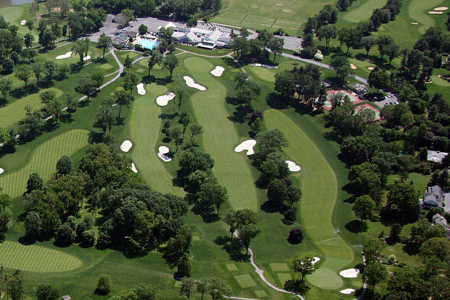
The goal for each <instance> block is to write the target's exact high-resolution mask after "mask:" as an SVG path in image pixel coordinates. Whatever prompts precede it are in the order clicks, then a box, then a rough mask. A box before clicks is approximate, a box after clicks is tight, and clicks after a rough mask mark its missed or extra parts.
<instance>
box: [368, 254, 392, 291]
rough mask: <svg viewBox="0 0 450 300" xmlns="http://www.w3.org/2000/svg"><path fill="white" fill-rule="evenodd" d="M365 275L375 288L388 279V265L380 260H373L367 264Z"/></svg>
mask: <svg viewBox="0 0 450 300" xmlns="http://www.w3.org/2000/svg"><path fill="white" fill-rule="evenodd" d="M364 276H365V277H366V280H367V284H368V285H369V287H371V288H372V289H373V288H374V287H375V286H376V285H377V284H378V283H380V282H382V281H383V280H385V279H386V277H387V271H386V267H385V266H384V265H383V264H381V263H380V262H378V261H373V262H371V263H369V264H367V265H366V266H365V268H364Z"/></svg>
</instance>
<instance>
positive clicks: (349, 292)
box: [339, 289, 355, 295]
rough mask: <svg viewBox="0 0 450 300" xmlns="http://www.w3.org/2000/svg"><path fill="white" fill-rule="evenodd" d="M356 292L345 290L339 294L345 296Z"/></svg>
mask: <svg viewBox="0 0 450 300" xmlns="http://www.w3.org/2000/svg"><path fill="white" fill-rule="evenodd" d="M354 292H355V289H345V290H342V291H340V292H339V293H341V294H344V295H351V294H353V293H354Z"/></svg>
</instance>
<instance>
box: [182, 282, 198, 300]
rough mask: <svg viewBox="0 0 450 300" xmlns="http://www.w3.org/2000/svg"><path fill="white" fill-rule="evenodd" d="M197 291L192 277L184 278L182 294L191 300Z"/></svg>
mask: <svg viewBox="0 0 450 300" xmlns="http://www.w3.org/2000/svg"><path fill="white" fill-rule="evenodd" d="M194 289H195V280H194V279H192V278H190V277H184V278H183V279H182V280H181V288H180V294H181V295H185V296H186V297H188V298H189V299H190V298H191V297H192V294H193V293H194Z"/></svg>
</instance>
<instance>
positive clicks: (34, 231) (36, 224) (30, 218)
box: [24, 211, 42, 240]
mask: <svg viewBox="0 0 450 300" xmlns="http://www.w3.org/2000/svg"><path fill="white" fill-rule="evenodd" d="M24 225H25V236H26V237H27V238H28V239H30V240H36V239H38V238H39V235H40V232H41V226H42V221H41V218H40V217H39V214H37V213H36V212H34V211H31V212H29V213H27V215H26V216H25V220H24Z"/></svg>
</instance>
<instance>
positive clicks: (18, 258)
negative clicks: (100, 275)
mask: <svg viewBox="0 0 450 300" xmlns="http://www.w3.org/2000/svg"><path fill="white" fill-rule="evenodd" d="M0 253H1V255H0V265H2V266H3V267H5V268H11V269H18V270H22V271H30V272H67V271H70V270H74V269H77V268H79V267H81V266H82V264H83V263H82V262H81V260H80V259H78V258H77V257H75V256H72V255H70V254H67V253H64V252H62V251H58V250H54V249H50V248H46V247H41V246H36V245H31V246H24V245H22V244H20V243H17V242H11V241H6V242H3V243H1V244H0Z"/></svg>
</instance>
